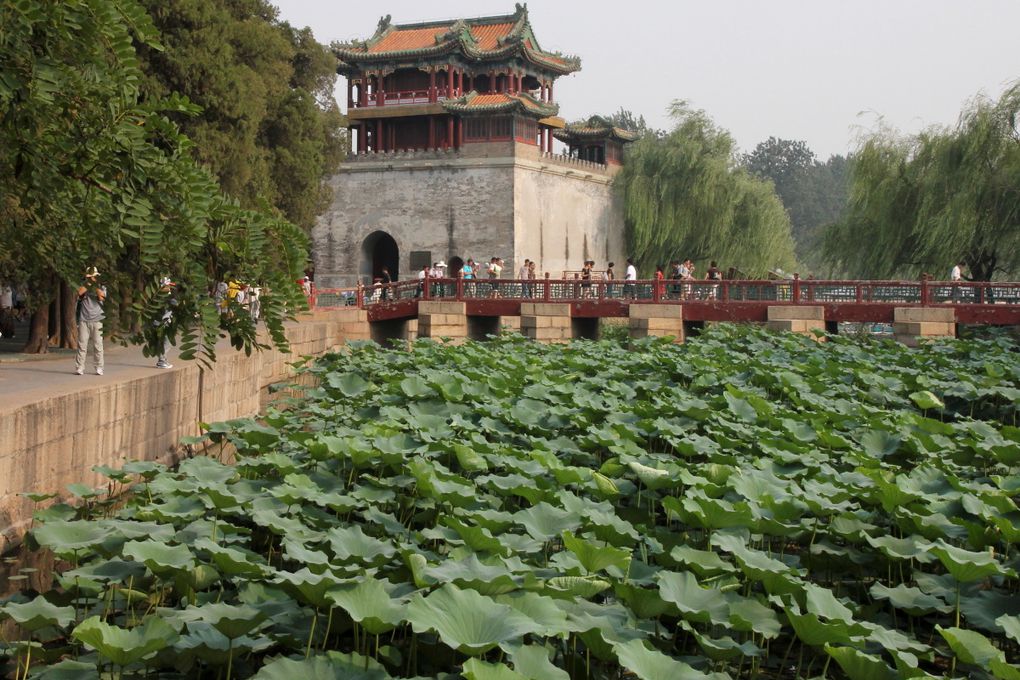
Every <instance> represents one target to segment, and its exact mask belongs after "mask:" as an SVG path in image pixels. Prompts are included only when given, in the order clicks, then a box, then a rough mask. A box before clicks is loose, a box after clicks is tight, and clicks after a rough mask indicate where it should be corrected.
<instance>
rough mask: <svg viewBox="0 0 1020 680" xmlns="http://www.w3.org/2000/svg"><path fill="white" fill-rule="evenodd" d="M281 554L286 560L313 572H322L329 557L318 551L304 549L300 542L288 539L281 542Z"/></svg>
mask: <svg viewBox="0 0 1020 680" xmlns="http://www.w3.org/2000/svg"><path fill="white" fill-rule="evenodd" d="M281 546H282V547H283V554H284V555H286V556H287V559H288V560H290V561H292V562H295V563H297V564H303V565H305V566H306V567H310V568H312V569H313V571H317V572H322V571H323V570H324V569H325V568H326V565H328V564H329V556H328V555H327V554H326V553H324V552H322V551H320V550H311V549H309V548H307V547H305V546H304V545H303V544H302V543H301V541H297V540H291V539H288V538H285V539H283V541H281Z"/></svg>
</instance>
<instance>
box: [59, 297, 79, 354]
mask: <svg viewBox="0 0 1020 680" xmlns="http://www.w3.org/2000/svg"><path fill="white" fill-rule="evenodd" d="M57 299H58V300H60V343H59V347H61V348H63V349H78V324H77V323H76V321H75V318H74V312H75V309H76V308H77V306H78V296H77V295H76V294H75V291H74V290H73V289H72V288H71V286H69V285H67V282H66V281H61V282H60V295H59V296H58V298H57Z"/></svg>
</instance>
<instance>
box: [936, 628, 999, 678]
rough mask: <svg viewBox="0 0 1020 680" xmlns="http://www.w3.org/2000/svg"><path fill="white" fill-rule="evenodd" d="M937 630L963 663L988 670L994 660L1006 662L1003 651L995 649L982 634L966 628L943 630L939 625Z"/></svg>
mask: <svg viewBox="0 0 1020 680" xmlns="http://www.w3.org/2000/svg"><path fill="white" fill-rule="evenodd" d="M935 630H937V631H938V632H939V635H941V636H942V637H943V638H945V640H946V642H948V643H949V647H950V649H952V650H953V654H955V655H956V658H957V659H959V660H960V661H962V662H963V663H969V664H972V665H975V666H980V667H982V668H987V667H988V665H989V664H990V663H991V662H992V660H993V659H999V660H1005V655H1004V654H1003V653H1002V650H1001V649H998V648H997V647H995V645H993V644H992V642H991V640H989V639H988V638H986V637H985V636H984V635H982V634H981V633H978V632H976V631H973V630H966V629H964V628H943V627H942V626H939V625H936V626H935Z"/></svg>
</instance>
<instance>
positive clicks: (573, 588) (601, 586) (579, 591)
mask: <svg viewBox="0 0 1020 680" xmlns="http://www.w3.org/2000/svg"><path fill="white" fill-rule="evenodd" d="M545 585H546V588H547V589H548V590H549V591H551V592H552V593H553V594H554V595H556V594H563V595H568V596H570V597H577V598H581V599H588V598H591V597H595V596H596V595H598V594H599V593H601V592H602V591H603V590H607V589H609V588H611V587H612V584H611V583H610V582H609V581H606V580H605V579H601V578H597V577H595V576H554V577H553V578H551V579H549V580H547V581H546V582H545Z"/></svg>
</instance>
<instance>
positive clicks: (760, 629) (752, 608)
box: [729, 597, 783, 639]
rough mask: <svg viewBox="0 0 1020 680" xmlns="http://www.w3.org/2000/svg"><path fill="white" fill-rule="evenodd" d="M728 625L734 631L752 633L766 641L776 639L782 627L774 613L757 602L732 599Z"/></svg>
mask: <svg viewBox="0 0 1020 680" xmlns="http://www.w3.org/2000/svg"><path fill="white" fill-rule="evenodd" d="M729 606H730V617H729V618H730V624H731V625H732V626H733V629H734V630H739V631H748V630H750V631H754V632H755V633H758V634H759V635H761V636H762V637H764V638H766V639H771V638H774V637H777V636H778V635H779V633H780V631H782V629H783V626H782V624H780V623H779V617H778V616H776V613H775V612H774V611H772V610H771V609H769V608H768V607H766V606H765V605H763V604H762V603H761V602H759V601H758V600H755V599H753V598H749V597H740V598H733V599H732V600H731V601H730V603H729Z"/></svg>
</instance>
